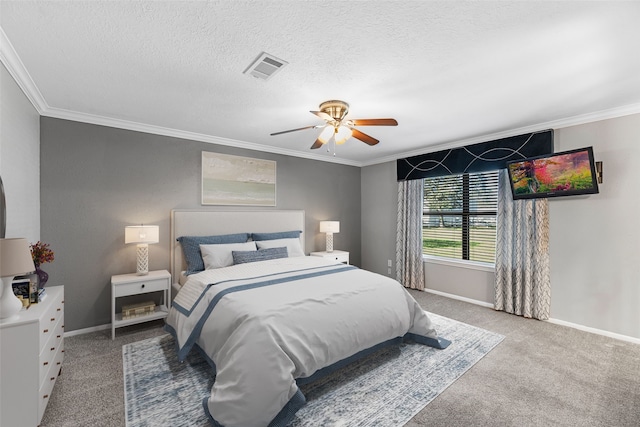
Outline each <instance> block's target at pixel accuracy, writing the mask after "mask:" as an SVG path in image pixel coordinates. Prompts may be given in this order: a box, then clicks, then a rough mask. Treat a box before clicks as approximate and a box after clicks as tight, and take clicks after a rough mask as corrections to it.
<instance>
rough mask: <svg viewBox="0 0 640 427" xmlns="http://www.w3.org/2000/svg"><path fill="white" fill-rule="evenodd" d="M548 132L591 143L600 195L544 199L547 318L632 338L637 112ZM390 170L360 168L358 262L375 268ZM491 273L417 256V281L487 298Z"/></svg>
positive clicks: (635, 325)
mask: <svg viewBox="0 0 640 427" xmlns="http://www.w3.org/2000/svg"><path fill="white" fill-rule="evenodd" d="M554 137H555V142H554V145H555V151H565V150H570V149H573V148H580V147H586V146H593V147H594V152H595V157H596V160H601V161H603V162H604V183H603V184H602V185H601V186H600V194H594V195H589V196H574V197H567V198H558V199H550V257H551V317H552V319H554V320H557V321H560V322H564V323H567V324H573V325H577V326H583V327H586V328H593V329H597V330H600V331H602V332H604V333H611V334H619V335H624V336H627V337H631V338H635V339H640V309H639V307H640V227H639V226H638V225H637V220H636V218H637V217H638V212H639V211H640V114H635V115H631V116H626V117H621V118H617V119H610V120H602V121H599V122H594V123H590V124H585V125H580V126H573V127H568V128H564V129H556V130H555V131H554ZM395 171H396V164H395V162H389V163H385V164H382V165H373V166H367V167H365V168H363V169H362V215H363V219H362V256H363V259H362V264H363V266H364V267H365V268H367V269H371V270H374V271H377V272H382V271H380V267H379V264H380V263H382V262H383V260H384V259H386V257H387V256H388V254H391V253H393V254H395V226H389V225H386V223H387V222H388V219H389V218H394V219H395V215H396V210H397V208H396V206H395V204H394V203H395V199H394V198H393V196H395V193H393V194H391V193H392V192H393V191H392V189H395V179H396V175H395ZM390 180H393V185H391V183H390V182H389V181H390ZM392 201H393V203H392ZM377 223H381V224H382V225H383V226H384V227H385V228H384V229H383V230H382V231H381V230H380V228H379V227H377ZM394 224H395V223H394ZM394 262H395V259H394ZM394 275H395V273H394ZM494 280H495V279H494V273H493V272H492V271H486V270H478V269H468V268H461V267H457V266H453V265H443V264H437V263H432V262H429V261H427V262H425V285H426V287H427V289H431V290H435V291H438V292H442V293H446V294H451V295H455V296H459V297H462V298H468V299H472V300H476V301H480V302H484V303H488V304H493V292H494Z"/></svg>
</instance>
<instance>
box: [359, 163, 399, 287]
mask: <svg viewBox="0 0 640 427" xmlns="http://www.w3.org/2000/svg"><path fill="white" fill-rule="evenodd" d="M397 206H398V185H397V183H396V162H387V163H381V164H378V165H373V166H368V167H365V168H362V268H364V269H365V270H369V271H374V272H376V273H380V274H384V275H385V276H391V277H393V278H395V277H396V269H395V265H396V228H397V222H398V221H397V219H398V213H397V212H398V210H397ZM389 260H391V263H392V264H391V265H392V267H391V274H389V273H388V268H389V267H387V262H388V261H389Z"/></svg>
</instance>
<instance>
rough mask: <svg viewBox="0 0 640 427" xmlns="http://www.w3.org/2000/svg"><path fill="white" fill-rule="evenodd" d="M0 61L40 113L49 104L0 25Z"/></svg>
mask: <svg viewBox="0 0 640 427" xmlns="http://www.w3.org/2000/svg"><path fill="white" fill-rule="evenodd" d="M0 61H1V62H2V63H3V64H4V66H5V67H6V68H7V71H9V74H11V76H12V77H13V79H14V80H15V81H16V83H17V84H18V86H19V87H20V89H22V92H24V94H25V95H26V97H27V98H28V99H29V101H30V102H31V104H32V105H33V107H34V108H35V109H36V111H38V113H39V114H40V115H42V113H43V112H44V111H46V110H47V109H48V108H49V106H48V105H47V102H46V101H45V100H44V97H43V96H42V94H41V93H40V90H39V89H38V87H37V86H36V84H35V83H34V81H33V79H32V78H31V75H29V72H28V71H27V68H26V67H25V66H24V64H23V63H22V60H21V59H20V57H19V56H18V54H17V53H16V51H15V49H14V48H13V45H12V44H11V42H10V41H9V39H8V38H7V35H6V34H5V32H4V30H3V29H2V27H0Z"/></svg>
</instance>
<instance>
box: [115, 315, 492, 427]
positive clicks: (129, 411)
mask: <svg viewBox="0 0 640 427" xmlns="http://www.w3.org/2000/svg"><path fill="white" fill-rule="evenodd" d="M430 317H431V319H432V321H433V323H434V324H435V326H436V329H437V330H438V333H439V335H440V336H442V337H445V338H447V339H450V340H451V341H452V344H451V345H450V346H449V347H448V348H447V349H445V350H436V349H434V348H431V347H427V346H424V345H420V344H403V345H401V346H400V347H392V348H387V349H384V350H381V351H379V352H377V353H375V354H373V355H371V356H369V357H367V358H365V359H363V360H361V361H359V362H356V363H355V364H352V365H349V366H347V367H346V368H344V369H341V370H339V371H336V372H334V373H333V374H331V375H329V376H328V377H326V378H324V379H321V380H319V381H316V382H315V383H313V384H309V385H307V386H304V387H301V390H302V392H303V393H304V395H305V397H306V398H307V404H306V405H305V406H304V407H303V408H302V409H301V410H300V411H298V413H297V414H296V418H295V419H294V421H293V422H292V424H291V426H292V427H317V426H341V427H355V426H377V427H383V426H388V427H397V426H402V425H404V424H406V423H407V422H408V421H409V420H410V419H411V418H413V416H414V415H416V414H417V413H418V412H420V410H422V409H423V408H424V407H425V406H426V405H427V404H428V403H429V402H431V401H432V400H433V399H434V398H435V397H436V396H437V395H438V394H440V393H441V392H442V391H444V390H445V389H446V388H447V387H448V386H450V385H451V384H452V383H453V382H454V381H455V380H457V379H458V378H459V377H460V376H461V375H462V374H464V373H465V372H466V371H467V370H468V369H469V368H471V367H472V366H473V365H474V364H475V363H476V362H478V361H479V360H480V359H482V357H484V356H485V355H486V354H487V353H488V352H489V351H491V349H493V348H494V347H495V346H496V345H498V344H499V343H500V342H501V341H502V340H503V339H504V337H503V336H502V335H499V334H496V333H493V332H489V331H486V330H484V329H480V328H477V327H475V326H471V325H467V324H465V323H461V322H458V321H455V320H452V319H448V318H446V317H442V316H438V315H436V314H430ZM192 353H193V354H192V355H191V356H189V358H188V360H187V361H186V362H185V363H179V362H178V360H177V357H176V351H175V344H174V341H173V338H172V337H171V336H169V335H165V336H161V337H156V338H150V339H147V340H144V341H138V342H135V343H132V344H127V345H124V346H123V347H122V356H123V357H122V358H123V364H124V387H125V411H126V422H127V427H146V426H171V427H180V426H185V427H186V426H203V427H204V426H209V425H210V424H209V421H208V420H207V418H206V415H205V413H204V410H203V408H202V399H203V398H204V397H207V396H209V392H210V390H211V386H212V385H213V381H214V376H213V375H212V374H211V371H210V368H209V365H208V364H207V363H206V362H205V361H204V360H203V359H202V358H201V357H200V356H198V355H197V354H195V353H197V352H192Z"/></svg>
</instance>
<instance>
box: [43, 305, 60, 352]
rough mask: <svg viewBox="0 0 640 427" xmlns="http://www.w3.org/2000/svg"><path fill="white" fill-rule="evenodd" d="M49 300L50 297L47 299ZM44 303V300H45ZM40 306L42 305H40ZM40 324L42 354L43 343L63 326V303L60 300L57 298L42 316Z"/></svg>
mask: <svg viewBox="0 0 640 427" xmlns="http://www.w3.org/2000/svg"><path fill="white" fill-rule="evenodd" d="M49 298H50V297H49ZM45 301H46V300H45ZM41 304H42V303H41ZM41 319H42V320H41V322H40V341H39V342H40V351H41V352H42V350H43V348H44V345H45V343H46V342H47V341H48V340H49V338H50V337H51V335H53V333H54V330H55V329H56V327H58V326H61V325H63V324H64V301H63V299H62V298H58V299H57V301H55V302H54V303H53V304H51V306H50V307H49V308H48V309H47V311H46V313H45V314H44V315H43V316H42V318H41Z"/></svg>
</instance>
